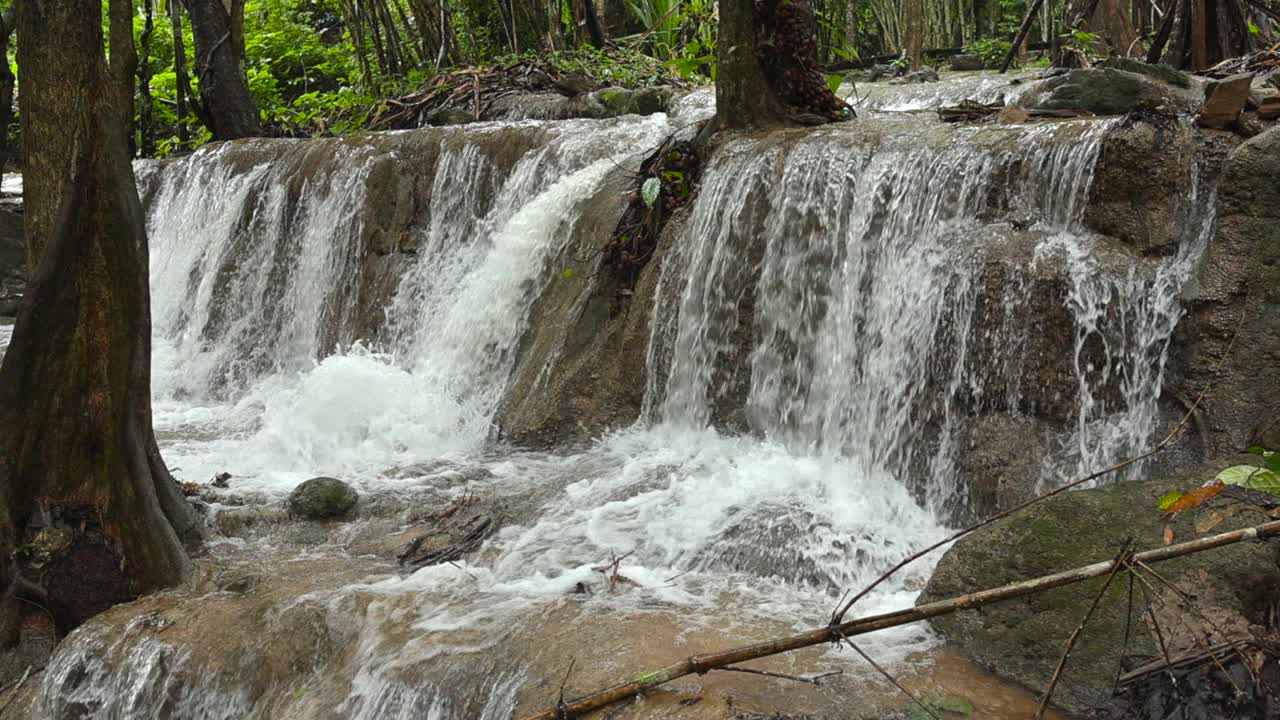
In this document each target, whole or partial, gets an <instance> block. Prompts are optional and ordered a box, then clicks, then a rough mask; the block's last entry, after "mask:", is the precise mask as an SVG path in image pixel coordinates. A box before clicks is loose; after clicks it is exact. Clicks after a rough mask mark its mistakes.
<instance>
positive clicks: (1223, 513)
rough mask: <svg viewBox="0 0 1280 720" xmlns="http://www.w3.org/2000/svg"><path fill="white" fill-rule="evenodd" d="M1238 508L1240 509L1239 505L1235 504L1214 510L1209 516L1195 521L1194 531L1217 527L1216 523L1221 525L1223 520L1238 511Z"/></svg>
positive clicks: (1199, 531)
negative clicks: (1224, 508) (1234, 505)
mask: <svg viewBox="0 0 1280 720" xmlns="http://www.w3.org/2000/svg"><path fill="white" fill-rule="evenodd" d="M1239 510H1240V507H1239V506H1236V507H1232V508H1227V509H1226V510H1219V511H1217V512H1215V513H1214V514H1212V515H1210V516H1209V517H1207V518H1204V519H1203V520H1201V521H1200V522H1198V523H1196V532H1198V533H1207V532H1209V531H1210V530H1212V529H1214V528H1216V527H1218V525H1221V524H1222V521H1223V520H1226V519H1227V518H1229V517H1231V516H1232V515H1235V514H1236V512H1238V511H1239Z"/></svg>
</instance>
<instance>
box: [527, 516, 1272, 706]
mask: <svg viewBox="0 0 1280 720" xmlns="http://www.w3.org/2000/svg"><path fill="white" fill-rule="evenodd" d="M1277 536H1280V520H1274V521H1271V522H1268V523H1264V524H1262V525H1258V526H1255V527H1251V528H1245V529H1243V530H1235V531H1232V532H1227V533H1220V534H1218V535H1212V536H1210V537H1206V538H1200V539H1198V540H1192V541H1189V542H1185V543H1180V544H1178V545H1169V546H1166V547H1160V548H1156V549H1154V550H1147V551H1145V552H1141V553H1138V554H1137V555H1135V556H1133V561H1134V562H1142V563H1157V562H1163V561H1165V560H1172V559H1174V558H1179V557H1183V556H1186V555H1192V554H1195V553H1199V552H1203V551H1205V550H1212V549H1214V548H1220V547H1225V546H1227V545H1234V544H1236V543H1239V542H1244V541H1251V540H1253V541H1256V540H1263V539H1266V538H1271V537H1277ZM1122 562H1123V559H1122V558H1121V559H1113V560H1105V561H1102V562H1097V563H1093V564H1092V565H1085V566H1083V567H1078V568H1074V569H1071V570H1065V571H1063V572H1059V573H1054V574H1052V575H1044V576H1042V577H1038V578H1033V579H1030V580H1022V581H1020V582H1016V583H1011V584H1009V585H1004V586H1001V587H997V588H990V589H987V590H980V591H978V592H975V593H970V594H969V595H963V596H961V597H956V598H951V599H948V600H939V601H937V602H932V603H927V604H925V605H917V606H916V607H913V608H905V609H902V610H897V611H894V612H890V613H884V614H881V615H872V616H869V617H865V618H857V619H854V620H850V621H848V622H845V623H842V624H840V625H833V626H828V627H822V628H815V629H813V630H808V631H806V632H803V633H800V634H798V635H792V636H791V637H786V638H780V639H777V640H770V641H767V642H763V643H756V644H754V645H743V646H740V647H736V648H730V649H728V650H723V651H720V652H714V653H706V654H702V655H691V656H689V657H687V658H685V659H684V660H681V661H679V662H676V663H673V664H671V665H668V666H666V667H664V668H659V669H658V670H654V671H652V672H647V673H642V674H640V675H637V676H636V677H634V678H632V679H630V680H628V681H626V682H623V683H620V684H618V685H614V686H613V687H610V688H606V689H604V690H600V691H598V692H594V693H591V694H590V695H586V696H584V697H582V698H579V699H578V700H574V701H572V702H569V703H565V704H564V705H562V706H561V707H559V708H553V709H550V710H543V711H542V712H539V713H537V714H534V715H530V716H528V717H527V718H526V719H525V720H564V719H566V718H576V717H581V716H582V715H584V714H586V713H589V712H592V711H594V710H599V709H600V708H603V707H606V706H608V705H611V704H613V703H616V702H619V701H621V700H626V699H628V698H631V697H634V696H636V695H638V694H640V693H641V692H643V691H644V690H648V689H650V688H655V687H658V686H659V685H663V684H666V683H668V682H671V681H672V680H675V679H677V678H681V677H684V676H686V675H693V674H698V675H701V674H703V673H705V672H707V671H709V670H715V669H718V668H723V667H728V666H730V665H735V664H737V663H741V662H746V661H748V660H755V659H758V658H762V657H768V656H770V655H777V654H780V653H784V652H790V651H792V650H799V649H801V648H806V647H811V646H813V645H820V644H822V643H824V642H832V641H835V640H839V638H840V637H841V636H842V635H845V636H849V637H852V636H854V635H865V634H866V633H869V632H874V631H876V630H884V629H886V628H891V627H897V626H899V625H907V624H909V623H913V622H918V621H920V620H927V619H929V618H934V617H938V616H941V615H948V614H950V613H953V612H956V611H957V610H968V609H972V608H976V607H982V606H983V605H990V604H992V603H996V602H1000V601H1002V600H1011V599H1013V598H1018V597H1023V596H1025V595H1033V594H1035V593H1039V592H1044V591H1046V590H1052V589H1054V588H1059V587H1063V586H1065V585H1072V584H1074V583H1078V582H1082V581H1084V580H1090V579H1092V578H1096V577H1101V576H1103V575H1106V574H1108V573H1110V572H1112V570H1113V568H1115V567H1116V565H1117V563H1122Z"/></svg>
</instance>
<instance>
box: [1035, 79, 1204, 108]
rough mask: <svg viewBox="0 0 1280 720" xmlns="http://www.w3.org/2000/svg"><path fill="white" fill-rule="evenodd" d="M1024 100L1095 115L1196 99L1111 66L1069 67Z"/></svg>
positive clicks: (1183, 104)
mask: <svg viewBox="0 0 1280 720" xmlns="http://www.w3.org/2000/svg"><path fill="white" fill-rule="evenodd" d="M1023 104H1024V105H1027V106H1030V107H1034V108H1037V109H1043V110H1081V111H1084V112H1090V113H1093V114H1095V115H1124V114H1125V113H1128V112H1132V111H1134V110H1137V109H1139V108H1144V109H1148V110H1154V109H1161V108H1162V109H1164V110H1166V111H1189V110H1191V109H1193V108H1194V107H1195V106H1196V105H1197V104H1198V103H1197V101H1196V100H1194V99H1192V98H1191V97H1190V94H1189V93H1188V92H1187V91H1184V90H1181V89H1179V88H1176V87H1173V86H1171V85H1168V84H1166V83H1164V82H1155V81H1152V80H1151V79H1150V78H1148V77H1146V76H1144V75H1139V74H1137V73H1133V72H1126V71H1123V70H1116V69H1114V68H1090V69H1087V70H1072V71H1071V72H1068V73H1066V74H1064V75H1058V76H1056V77H1052V78H1049V79H1048V80H1045V81H1043V82H1041V83H1040V84H1039V86H1037V87H1036V88H1035V89H1034V90H1032V91H1031V93H1030V95H1029V97H1027V98H1024V99H1023Z"/></svg>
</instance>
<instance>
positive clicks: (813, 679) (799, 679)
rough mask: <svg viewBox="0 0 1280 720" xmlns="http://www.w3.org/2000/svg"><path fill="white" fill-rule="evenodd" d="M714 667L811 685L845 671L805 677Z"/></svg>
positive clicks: (741, 668)
mask: <svg viewBox="0 0 1280 720" xmlns="http://www.w3.org/2000/svg"><path fill="white" fill-rule="evenodd" d="M713 669H714V670H723V671H725V672H739V673H750V674H752V675H764V676H765V677H771V678H780V679H782V680H794V681H796V682H802V683H809V684H810V685H820V684H821V681H822V680H823V679H825V678H829V677H834V676H836V675H840V674H843V673H844V671H843V670H832V671H831V672H828V673H822V674H821V675H811V676H809V677H804V676H802V675H787V674H786V673H777V672H770V671H769V670H755V669H752V668H744V667H736V666H730V667H722V668H713Z"/></svg>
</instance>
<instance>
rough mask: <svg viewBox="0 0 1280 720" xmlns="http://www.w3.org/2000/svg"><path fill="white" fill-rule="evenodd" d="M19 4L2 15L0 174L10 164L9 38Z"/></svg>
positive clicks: (10, 85)
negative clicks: (2, 60)
mask: <svg viewBox="0 0 1280 720" xmlns="http://www.w3.org/2000/svg"><path fill="white" fill-rule="evenodd" d="M16 5H17V2H16V0H15V2H14V4H13V5H10V6H9V9H8V10H6V11H5V12H4V13H3V14H0V58H5V62H3V63H0V172H4V166H5V165H7V164H8V163H9V154H10V148H9V123H11V122H13V81H14V77H13V72H12V71H11V70H10V69H9V62H8V57H9V36H10V35H11V34H12V33H13V29H14V27H15V26H16V24H17V15H16V13H15V12H13V10H14V9H15V7H16Z"/></svg>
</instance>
